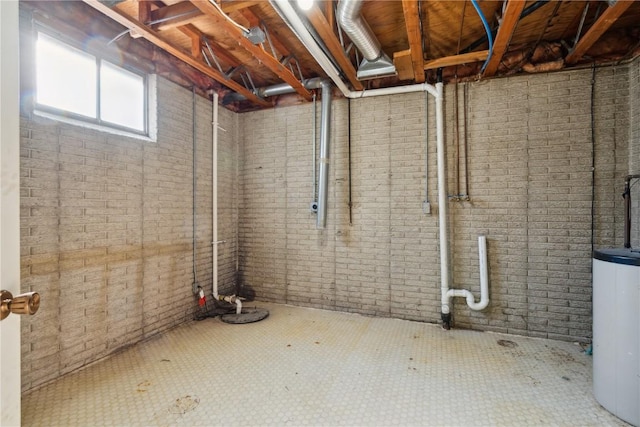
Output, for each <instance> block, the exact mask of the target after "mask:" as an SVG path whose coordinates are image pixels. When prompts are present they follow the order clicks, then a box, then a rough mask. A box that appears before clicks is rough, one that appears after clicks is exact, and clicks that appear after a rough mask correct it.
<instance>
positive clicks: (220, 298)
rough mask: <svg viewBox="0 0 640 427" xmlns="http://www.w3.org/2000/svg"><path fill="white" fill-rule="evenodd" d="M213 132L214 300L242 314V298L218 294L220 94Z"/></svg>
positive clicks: (213, 105)
mask: <svg viewBox="0 0 640 427" xmlns="http://www.w3.org/2000/svg"><path fill="white" fill-rule="evenodd" d="M211 115H212V121H211V132H212V137H211V139H212V154H213V155H212V157H213V160H212V162H211V175H212V178H211V179H212V186H213V188H212V190H211V191H212V194H211V199H212V203H213V206H212V210H213V224H212V225H213V242H211V244H212V246H213V255H212V257H213V259H212V261H213V273H212V276H213V277H212V280H213V298H214V299H215V300H218V301H226V302H228V303H231V304H235V305H236V314H240V313H241V311H242V301H240V297H237V296H235V295H220V294H218V245H219V244H220V243H223V242H222V241H220V240H218V126H219V125H218V93H217V92H215V91H214V92H213V98H212V100H211Z"/></svg>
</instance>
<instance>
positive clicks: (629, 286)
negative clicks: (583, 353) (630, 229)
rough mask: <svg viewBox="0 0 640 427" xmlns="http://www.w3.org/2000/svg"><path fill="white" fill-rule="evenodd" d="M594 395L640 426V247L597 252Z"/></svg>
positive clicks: (594, 307)
mask: <svg viewBox="0 0 640 427" xmlns="http://www.w3.org/2000/svg"><path fill="white" fill-rule="evenodd" d="M593 394H594V396H595V398H596V400H597V401H598V402H599V403H600V404H601V405H602V406H604V407H605V409H607V410H608V411H609V412H611V413H612V414H614V415H615V416H617V417H619V418H621V419H622V420H624V421H626V422H628V423H631V424H633V425H635V426H640V252H638V251H635V250H632V249H601V250H596V251H594V253H593Z"/></svg>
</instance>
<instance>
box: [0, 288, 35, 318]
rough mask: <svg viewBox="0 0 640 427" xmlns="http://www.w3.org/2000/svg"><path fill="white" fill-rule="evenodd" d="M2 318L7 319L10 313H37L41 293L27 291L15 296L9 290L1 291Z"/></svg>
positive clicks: (0, 308) (0, 307)
mask: <svg viewBox="0 0 640 427" xmlns="http://www.w3.org/2000/svg"><path fill="white" fill-rule="evenodd" d="M0 300H1V301H2V305H1V306H0V320H3V319H5V318H6V317H7V316H8V315H9V314H11V313H15V314H31V315H33V314H36V311H38V308H40V294H39V293H37V292H27V293H25V294H20V295H17V296H16V297H15V298H14V297H13V295H11V292H9V291H4V290H3V291H0Z"/></svg>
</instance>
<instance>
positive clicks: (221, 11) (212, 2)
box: [209, 0, 249, 34]
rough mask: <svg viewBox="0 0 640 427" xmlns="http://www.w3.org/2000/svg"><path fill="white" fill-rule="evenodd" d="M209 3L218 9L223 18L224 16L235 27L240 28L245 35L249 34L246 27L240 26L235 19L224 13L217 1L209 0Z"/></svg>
mask: <svg viewBox="0 0 640 427" xmlns="http://www.w3.org/2000/svg"><path fill="white" fill-rule="evenodd" d="M209 3H211V4H212V5H213V6H214V7H215V8H216V9H218V12H220V14H221V15H222V16H224V18H225V19H226V20H227V21H229V22H231V23H232V24H233V25H235V26H236V27H238V28H240V29H241V30H242V31H243V32H244V33H245V34H246V33H248V32H249V30H248V29H247V28H245V27H243V26H242V25H240V24H238V23H237V22H236V21H234V20H233V19H231V17H229V15H227V14H226V13H224V11H223V10H222V8H221V7H220V5H219V4H218V3H216V1H215V0H209Z"/></svg>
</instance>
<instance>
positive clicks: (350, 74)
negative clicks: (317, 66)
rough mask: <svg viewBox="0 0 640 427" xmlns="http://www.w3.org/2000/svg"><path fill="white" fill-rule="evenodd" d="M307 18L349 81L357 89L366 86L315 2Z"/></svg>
mask: <svg viewBox="0 0 640 427" xmlns="http://www.w3.org/2000/svg"><path fill="white" fill-rule="evenodd" d="M307 18H309V22H311V25H313V27H314V28H315V29H316V31H317V32H318V35H319V36H320V38H321V39H322V41H323V42H324V44H325V45H326V46H327V49H329V52H331V55H332V56H333V57H334V58H335V60H336V61H337V62H338V65H339V66H340V68H341V69H342V71H343V72H344V74H345V76H346V77H347V79H348V80H349V83H351V86H353V88H354V89H355V90H363V89H364V86H363V85H362V83H361V82H360V80H358V78H357V77H356V69H355V67H354V66H353V64H352V63H351V61H350V60H349V58H347V55H346V54H345V53H344V49H343V48H342V45H341V44H340V41H339V40H338V37H336V34H335V33H334V32H333V27H331V25H329V22H328V21H327V19H326V17H325V16H324V14H323V13H322V12H321V11H320V8H318V6H316V5H315V4H314V5H313V7H312V8H311V10H309V11H308V12H307Z"/></svg>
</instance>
